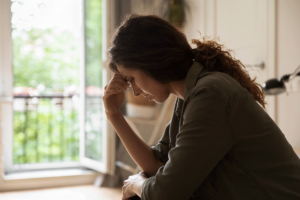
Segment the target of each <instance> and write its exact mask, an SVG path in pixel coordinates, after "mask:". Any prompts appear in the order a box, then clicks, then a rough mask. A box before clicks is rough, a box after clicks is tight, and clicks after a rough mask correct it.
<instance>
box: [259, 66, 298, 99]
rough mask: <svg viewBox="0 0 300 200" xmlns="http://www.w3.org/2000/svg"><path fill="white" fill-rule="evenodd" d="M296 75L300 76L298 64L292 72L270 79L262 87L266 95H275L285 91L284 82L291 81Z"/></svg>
mask: <svg viewBox="0 0 300 200" xmlns="http://www.w3.org/2000/svg"><path fill="white" fill-rule="evenodd" d="M296 76H300V65H299V66H298V67H297V69H296V70H295V71H294V72H293V73H292V74H287V75H284V76H282V77H281V78H279V79H276V78H274V79H270V80H268V81H266V82H265V83H264V84H263V89H264V91H265V93H266V94H267V95H277V94H281V93H283V92H285V91H286V87H285V83H288V82H290V81H292V80H293V79H294V78H295V77H296Z"/></svg>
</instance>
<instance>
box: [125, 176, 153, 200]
mask: <svg viewBox="0 0 300 200" xmlns="http://www.w3.org/2000/svg"><path fill="white" fill-rule="evenodd" d="M147 178H148V177H147V175H146V173H145V172H140V173H138V174H136V175H132V176H129V178H128V179H127V180H125V181H124V182H123V184H124V185H123V187H122V200H126V199H128V198H129V197H133V196H135V195H138V196H139V197H141V194H142V186H143V183H144V182H145V181H146V180H147Z"/></svg>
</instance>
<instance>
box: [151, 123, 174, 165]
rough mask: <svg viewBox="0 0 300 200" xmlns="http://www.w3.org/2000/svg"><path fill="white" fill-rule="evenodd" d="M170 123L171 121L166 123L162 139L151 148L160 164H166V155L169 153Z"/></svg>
mask: <svg viewBox="0 0 300 200" xmlns="http://www.w3.org/2000/svg"><path fill="white" fill-rule="evenodd" d="M170 123H171V121H170V122H169V123H168V125H167V127H166V129H165V132H164V134H163V136H162V138H161V139H160V140H159V142H158V144H157V145H155V146H152V147H151V149H152V151H153V154H154V156H155V157H156V159H157V160H159V161H160V162H162V163H163V164H166V162H167V161H168V153H169V151H170V146H169V143H170V142H169V141H170V140H169V128H170Z"/></svg>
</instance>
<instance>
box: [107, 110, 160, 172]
mask: <svg viewBox="0 0 300 200" xmlns="http://www.w3.org/2000/svg"><path fill="white" fill-rule="evenodd" d="M109 121H110V122H111V124H112V125H113V127H114V128H115V130H116V132H117V134H118V135H119V137H120V139H121V141H122V143H123V144H124V146H125V148H126V149H127V151H128V153H129V155H130V156H131V158H132V159H133V160H134V161H135V163H136V164H137V165H139V166H140V168H141V169H142V170H143V171H144V172H145V173H146V174H147V175H148V176H149V177H150V176H153V175H155V174H156V172H157V170H158V169H159V168H160V167H161V166H163V163H161V162H160V161H159V160H157V159H156V158H155V156H154V154H153V152H152V150H151V148H150V147H149V146H148V145H147V144H146V143H145V142H144V141H143V140H142V139H140V138H139V137H138V136H137V135H136V134H135V132H134V131H133V130H132V129H131V128H130V126H129V125H128V123H127V122H126V120H125V118H124V116H123V115H122V113H121V112H120V113H119V114H117V115H115V116H113V117H110V119H109Z"/></svg>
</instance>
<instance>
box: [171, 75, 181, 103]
mask: <svg viewBox="0 0 300 200" xmlns="http://www.w3.org/2000/svg"><path fill="white" fill-rule="evenodd" d="M169 91H170V93H171V94H174V95H176V96H177V97H178V98H180V99H182V100H184V94H185V79H183V80H180V81H172V82H170V83H169Z"/></svg>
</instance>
